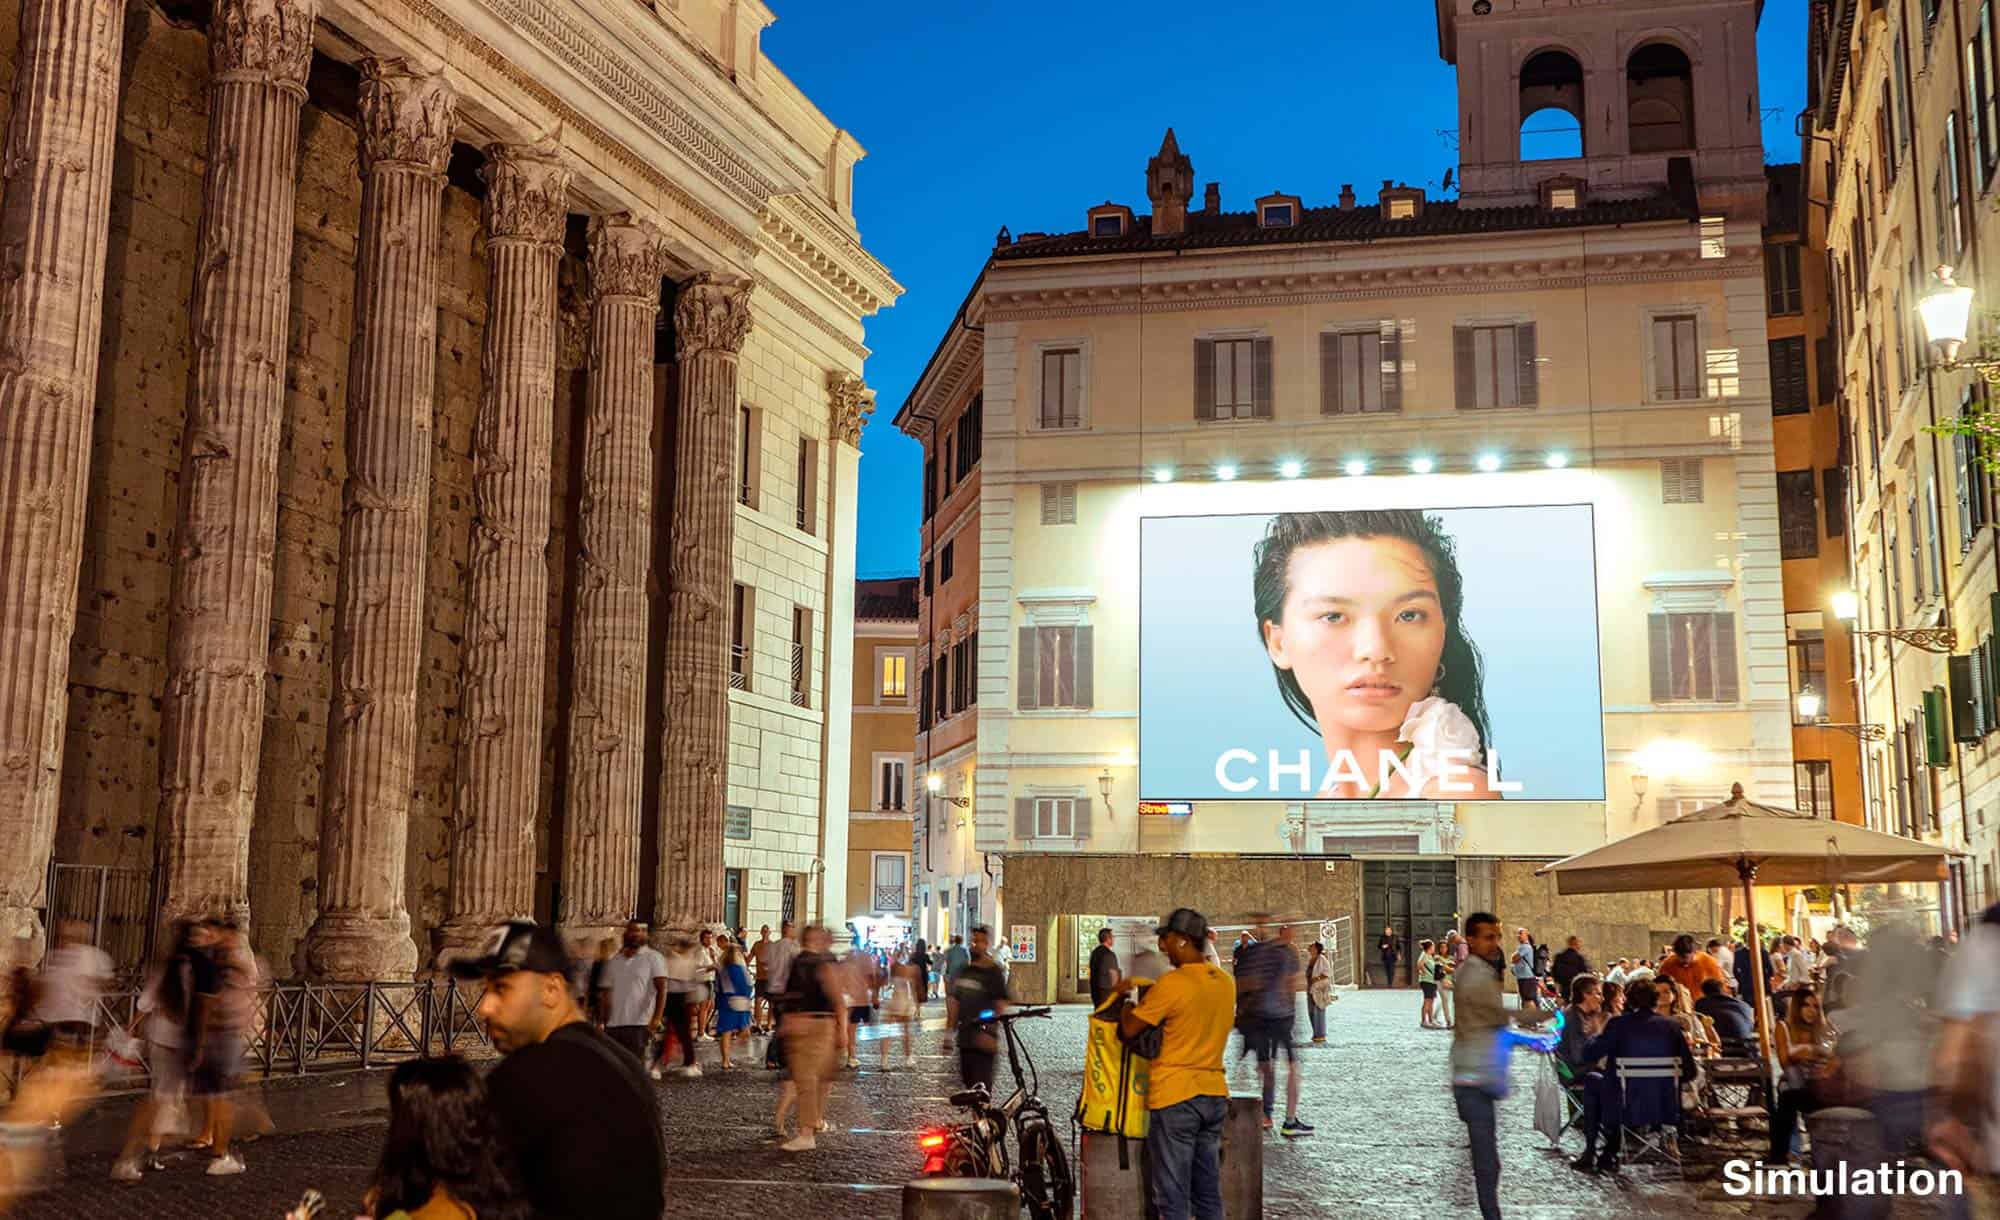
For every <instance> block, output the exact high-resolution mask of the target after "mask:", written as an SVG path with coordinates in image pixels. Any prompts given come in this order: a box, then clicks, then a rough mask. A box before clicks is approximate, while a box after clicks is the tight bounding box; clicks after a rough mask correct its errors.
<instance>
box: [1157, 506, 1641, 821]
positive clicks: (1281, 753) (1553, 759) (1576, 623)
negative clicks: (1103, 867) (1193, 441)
mask: <svg viewBox="0 0 2000 1220" xmlns="http://www.w3.org/2000/svg"><path fill="white" fill-rule="evenodd" d="M1139 635H1140V639H1139V677H1140V698H1139V705H1140V706H1139V788H1140V796H1141V798H1142V799H1144V800H1149V801H1215V800H1232V801H1242V800H1285V801H1300V800H1424V801H1486V800H1530V801H1597V800H1603V799H1604V729H1603V707H1602V693H1601V692H1602V687H1601V685H1600V682H1599V658H1598V631H1597V571H1596V542H1595V537H1594V530H1593V521H1592V514H1591V507H1590V506H1589V505H1588V504H1544V505H1510V506H1496V507H1474V508H1435V509H1408V508H1395V509H1345V510H1337V511H1324V512H1311V511H1306V512H1285V513H1264V514H1246V515H1227V516H1172V517H1146V518H1143V519H1142V520H1141V522H1140V633H1139Z"/></svg>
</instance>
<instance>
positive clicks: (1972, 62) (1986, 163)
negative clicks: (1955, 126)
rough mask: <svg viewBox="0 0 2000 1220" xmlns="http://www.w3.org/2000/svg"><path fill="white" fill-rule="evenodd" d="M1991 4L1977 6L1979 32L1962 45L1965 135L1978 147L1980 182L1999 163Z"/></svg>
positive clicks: (1999, 109) (1999, 88) (1999, 99)
mask: <svg viewBox="0 0 2000 1220" xmlns="http://www.w3.org/2000/svg"><path fill="white" fill-rule="evenodd" d="M1996 67H2000V64H1996V62H1995V60H1994V45H1993V5H1992V4H1991V3H1990V0H1989V3H1986V4H1982V5H1980V6H1979V32H1978V33H1977V34H1976V35H1974V37H1973V39H1972V41H1971V42H1970V43H1968V44H1967V45H1966V48H1965V86H1966V90H1967V93H1968V94H1969V97H1968V98H1967V102H1968V104H1969V105H1968V112H1967V114H1966V121H1967V123H1968V124H1969V129H1968V131H1967V132H1966V138H1967V143H1968V146H1969V148H1976V149H1978V150H1979V182H1980V183H1981V184H1982V185H1983V184H1984V183H1985V182H1986V180H1987V179H1988V178H1991V177H1992V176H1993V170H1994V168H1995V167H1996V166H2000V81H1996V80H1995V79H1994V75H1995V73H1994V69H1995V68H1996Z"/></svg>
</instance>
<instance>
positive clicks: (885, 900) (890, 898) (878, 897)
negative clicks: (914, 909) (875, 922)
mask: <svg viewBox="0 0 2000 1220" xmlns="http://www.w3.org/2000/svg"><path fill="white" fill-rule="evenodd" d="M909 896H910V891H909V887H908V886H902V885H878V886H876V887H875V913H876V914H878V915H900V914H902V913H903V912H905V911H907V910H909V909H910V908H909Z"/></svg>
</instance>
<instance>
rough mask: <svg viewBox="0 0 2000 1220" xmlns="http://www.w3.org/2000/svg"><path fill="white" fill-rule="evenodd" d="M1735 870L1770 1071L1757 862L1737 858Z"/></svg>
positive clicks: (1759, 1034)
mask: <svg viewBox="0 0 2000 1220" xmlns="http://www.w3.org/2000/svg"><path fill="white" fill-rule="evenodd" d="M1736 874H1737V876H1739V877H1741V878H1743V915H1744V918H1745V919H1746V920H1748V922H1749V925H1750V926H1749V928H1748V929H1747V931H1746V932H1745V934H1744V937H1743V941H1744V945H1743V948H1744V951H1745V952H1746V953H1748V954H1749V955H1750V993H1751V995H1752V996H1753V997H1754V1000H1755V1007H1756V1017H1757V1043H1758V1045H1759V1046H1760V1047H1762V1049H1763V1057H1762V1062H1763V1064H1764V1065H1765V1067H1764V1070H1765V1071H1766V1072H1768V1071H1770V1063H1771V1019H1770V1014H1769V1013H1767V1012H1766V1011H1765V1009H1764V1006H1765V1001H1766V999H1767V996H1766V995H1765V986H1764V940H1763V938H1762V937H1760V936H1758V935H1757V891H1756V884H1757V866H1756V865H1755V864H1754V863H1752V862H1751V861H1749V860H1747V859H1745V860H1738V861H1737V862H1736Z"/></svg>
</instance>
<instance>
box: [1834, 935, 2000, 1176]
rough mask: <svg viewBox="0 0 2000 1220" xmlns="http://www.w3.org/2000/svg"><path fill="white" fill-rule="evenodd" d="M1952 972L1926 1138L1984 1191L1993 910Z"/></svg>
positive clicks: (1996, 1141) (1996, 1107) (1998, 1058)
mask: <svg viewBox="0 0 2000 1220" xmlns="http://www.w3.org/2000/svg"><path fill="white" fill-rule="evenodd" d="M1849 935H1850V936H1851V935H1852V933H1849ZM1954 966H1955V968H1954V969H1953V970H1951V971H1950V972H1949V974H1948V975H1947V976H1946V980H1945V984H1944V987H1943V988H1942V994H1941V996H1940V999H1941V1003H1940V1004H1939V1005H1938V1015H1939V1016H1940V1017H1942V1018H1943V1021H1944V1026H1943V1030H1942V1032H1941V1034H1940V1036H1939V1038H1938V1046H1937V1051H1936V1054H1935V1060H1934V1063H1935V1067H1934V1073H1933V1077H1932V1083H1931V1088H1932V1095H1933V1096H1934V1097H1935V1098H1936V1102H1937V1104H1936V1108H1935V1109H1934V1110H1933V1112H1932V1118H1931V1122H1930V1127H1929V1129H1928V1132H1927V1134H1928V1136H1929V1140H1930V1147H1931V1150H1932V1151H1933V1152H1934V1153H1935V1154H1936V1155H1937V1157H1938V1159H1939V1160H1941V1161H1943V1162H1944V1163H1945V1164H1946V1165H1949V1166H1951V1167H1952V1168H1954V1169H1958V1170H1961V1171H1962V1172H1964V1173H1966V1174H1967V1175H1968V1176H1973V1177H1982V1178H1984V1179H1985V1182H1984V1183H1983V1186H1978V1187H1975V1189H1983V1188H1990V1187H1991V1186H1992V1179H1993V1176H1994V1175H2000V903H1995V904H1994V905H1993V906H1990V907H1988V908H1986V910H1985V912H1984V913H1982V914H1981V915H1980V917H1979V922H1978V923H1976V924H1975V925H1973V927H1972V929H1971V932H1970V933H1969V934H1968V935H1967V936H1966V938H1965V940H1964V941H1963V942H1962V943H1961V945H1960V946H1959V948H1958V951H1957V954H1956V961H1955V963H1954Z"/></svg>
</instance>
